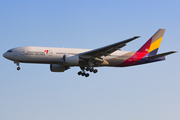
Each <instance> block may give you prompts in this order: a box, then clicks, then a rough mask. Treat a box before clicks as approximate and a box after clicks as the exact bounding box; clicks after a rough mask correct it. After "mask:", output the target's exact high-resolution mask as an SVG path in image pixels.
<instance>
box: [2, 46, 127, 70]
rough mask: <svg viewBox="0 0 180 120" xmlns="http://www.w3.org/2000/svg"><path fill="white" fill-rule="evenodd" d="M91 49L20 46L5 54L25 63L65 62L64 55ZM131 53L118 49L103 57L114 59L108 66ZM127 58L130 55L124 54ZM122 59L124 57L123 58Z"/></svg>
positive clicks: (8, 57)
mask: <svg viewBox="0 0 180 120" xmlns="http://www.w3.org/2000/svg"><path fill="white" fill-rule="evenodd" d="M90 50H91V49H74V48H54V47H30V46H28V47H18V48H14V49H11V50H9V52H8V51H7V52H6V53H4V54H3V56H4V57H5V58H7V59H9V60H12V61H17V62H24V63H46V64H63V63H62V57H63V56H64V55H65V54H66V55H72V56H73V55H78V54H80V53H83V52H87V51H90ZM127 53H129V51H116V52H114V53H112V54H111V55H108V56H106V57H102V58H103V59H104V60H107V61H108V60H109V59H117V60H113V61H115V63H114V64H113V63H111V64H109V65H108V66H115V65H117V62H120V61H119V60H120V59H119V57H120V56H123V55H125V54H127ZM123 57H124V59H126V58H127V57H129V56H123ZM121 59H122V58H121Z"/></svg>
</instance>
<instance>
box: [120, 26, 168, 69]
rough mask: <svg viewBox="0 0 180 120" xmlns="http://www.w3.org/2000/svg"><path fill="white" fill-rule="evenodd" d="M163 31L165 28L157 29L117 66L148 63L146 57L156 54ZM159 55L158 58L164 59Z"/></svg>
mask: <svg viewBox="0 0 180 120" xmlns="http://www.w3.org/2000/svg"><path fill="white" fill-rule="evenodd" d="M164 32H165V29H159V30H158V31H157V32H156V33H155V34H154V35H153V36H152V37H151V38H150V39H149V40H148V41H147V42H146V43H145V44H144V45H143V46H142V47H141V48H140V49H139V50H138V51H137V52H136V53H135V54H134V55H133V56H131V57H130V58H128V59H127V60H126V61H124V62H123V63H121V64H120V65H118V67H124V66H132V65H136V64H142V63H145V62H147V63H148V62H149V61H147V59H146V58H148V57H151V56H154V55H156V54H157V51H158V49H159V46H160V44H161V41H162V38H163V35H164ZM160 57H161V59H160V60H163V59H165V58H164V57H163V56H160Z"/></svg>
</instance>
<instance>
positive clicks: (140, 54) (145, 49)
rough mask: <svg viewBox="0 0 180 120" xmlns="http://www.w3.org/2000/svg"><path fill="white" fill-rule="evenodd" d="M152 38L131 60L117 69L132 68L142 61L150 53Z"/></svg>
mask: <svg viewBox="0 0 180 120" xmlns="http://www.w3.org/2000/svg"><path fill="white" fill-rule="evenodd" d="M151 41H152V37H151V38H150V39H149V40H148V41H147V42H146V43H145V44H144V45H143V46H142V47H141V48H140V49H139V50H138V51H137V52H136V53H135V54H134V55H133V56H131V57H130V58H128V59H127V60H126V61H124V62H123V63H121V64H119V65H118V66H117V67H125V66H132V65H134V64H136V63H137V62H138V61H139V60H140V59H142V58H143V57H144V56H145V55H146V54H147V53H148V51H149V48H150V45H151Z"/></svg>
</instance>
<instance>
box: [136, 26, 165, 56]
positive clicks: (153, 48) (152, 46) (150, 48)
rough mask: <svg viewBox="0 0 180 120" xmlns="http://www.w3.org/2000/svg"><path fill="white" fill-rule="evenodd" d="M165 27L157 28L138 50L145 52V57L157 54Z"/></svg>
mask: <svg viewBox="0 0 180 120" xmlns="http://www.w3.org/2000/svg"><path fill="white" fill-rule="evenodd" d="M164 32H165V29H159V30H158V31H157V32H156V33H155V34H154V35H153V36H152V37H151V38H150V39H149V40H148V41H147V42H146V43H145V44H144V45H143V46H142V47H141V48H140V49H139V50H138V52H143V53H147V54H146V57H149V56H153V55H156V54H157V51H158V49H159V46H160V44H161V40H162V38H163V35H164Z"/></svg>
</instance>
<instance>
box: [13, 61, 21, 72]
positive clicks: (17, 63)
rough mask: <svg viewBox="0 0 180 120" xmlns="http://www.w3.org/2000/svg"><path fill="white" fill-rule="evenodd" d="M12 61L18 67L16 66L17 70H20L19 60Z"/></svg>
mask: <svg viewBox="0 0 180 120" xmlns="http://www.w3.org/2000/svg"><path fill="white" fill-rule="evenodd" d="M14 63H15V64H16V65H17V66H18V67H17V70H20V69H21V68H20V67H19V62H17V61H14Z"/></svg>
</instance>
